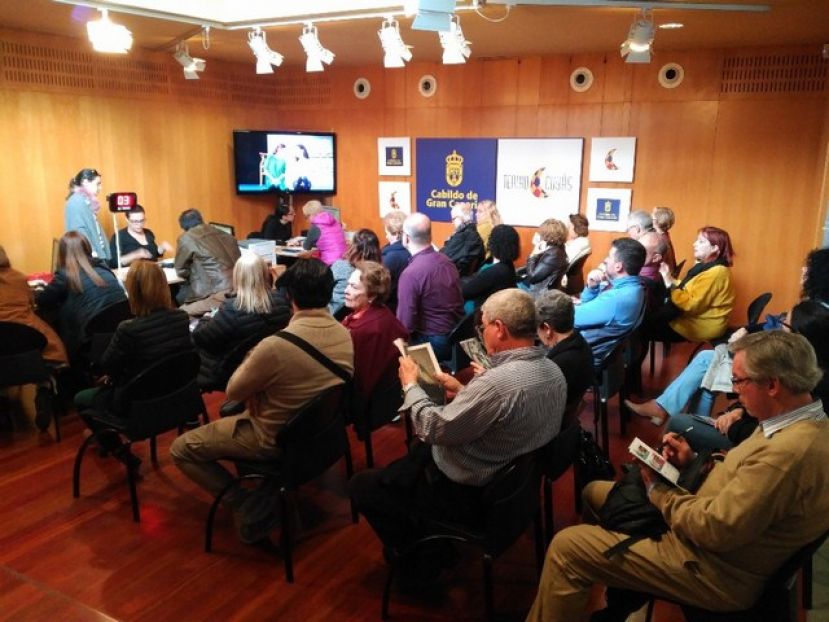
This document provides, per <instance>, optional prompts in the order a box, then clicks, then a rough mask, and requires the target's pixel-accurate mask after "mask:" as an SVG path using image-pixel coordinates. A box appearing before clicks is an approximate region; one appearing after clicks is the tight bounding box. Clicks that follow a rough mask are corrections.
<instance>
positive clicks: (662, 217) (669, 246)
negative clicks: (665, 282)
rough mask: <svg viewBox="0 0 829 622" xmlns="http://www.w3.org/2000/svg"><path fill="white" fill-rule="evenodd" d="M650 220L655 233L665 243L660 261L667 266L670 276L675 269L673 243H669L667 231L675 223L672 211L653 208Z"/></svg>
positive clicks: (669, 238)
mask: <svg viewBox="0 0 829 622" xmlns="http://www.w3.org/2000/svg"><path fill="white" fill-rule="evenodd" d="M651 219H652V220H653V228H654V229H656V233H658V234H659V237H660V238H661V239H662V240H663V241H664V242H665V246H666V248H665V252H664V253H663V255H662V261H664V262H665V263H666V264H668V268H669V269H670V271H671V274H673V272H674V270H675V269H676V253H674V243H673V242H672V241H671V234H670V233H669V231H670V229H671V227H673V226H674V223H675V222H676V217H675V216H674V211H673V210H672V209H671V208H670V207H654V208H653V211H652V212H651Z"/></svg>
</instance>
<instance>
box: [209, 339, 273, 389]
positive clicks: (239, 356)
mask: <svg viewBox="0 0 829 622" xmlns="http://www.w3.org/2000/svg"><path fill="white" fill-rule="evenodd" d="M265 337H267V335H262V334H256V335H251V336H250V337H247V338H246V339H243V340H242V341H240V342H239V343H237V344H236V345H235V346H233V349H232V350H231V351H230V352H228V354H227V355H226V356H225V357H224V358H223V359H222V363H221V377H220V379H219V383H218V384H220V385H221V386H220V387H219V388H221V389H224V388H225V387H226V386H227V382H228V380H230V377H231V376H232V375H233V372H235V371H236V369H237V368H238V367H239V365H241V364H242V361H244V360H245V357H246V356H247V354H248V352H250V351H251V350H253V348H254V347H255V346H256V345H257V344H258V343H259V342H260V341H262V340H263V339H264V338H265Z"/></svg>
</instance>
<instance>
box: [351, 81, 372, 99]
mask: <svg viewBox="0 0 829 622" xmlns="http://www.w3.org/2000/svg"><path fill="white" fill-rule="evenodd" d="M370 94H371V82H369V81H368V80H366V79H365V78H357V79H356V80H354V97H356V98H357V99H365V98H366V97H368V96H369V95H370Z"/></svg>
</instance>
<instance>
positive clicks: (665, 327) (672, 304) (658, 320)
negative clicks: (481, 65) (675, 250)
mask: <svg viewBox="0 0 829 622" xmlns="http://www.w3.org/2000/svg"><path fill="white" fill-rule="evenodd" d="M694 259H695V260H696V262H697V263H696V264H695V265H694V266H693V267H692V268H691V269H690V270H689V271H688V274H686V275H685V278H684V279H682V281H681V282H679V283H678V284H677V283H676V282H675V281H674V279H673V277H672V276H671V272H670V269H669V268H668V266H667V264H665V263H663V264H662V266H661V267H660V269H659V271H660V273H661V274H662V278H663V280H664V281H665V287H667V288H668V290H669V297H668V302H667V303H666V304H665V305H664V306H663V307H662V308H661V309H659V310H657V311H656V312H655V313H654V314H653V315H652V316H651V317H649V318H646V321H645V322H646V326H645V336H646V337H647V338H649V339H651V340H654V341H708V340H710V339H716V338H717V337H721V336H722V335H723V333H724V332H725V330H726V328H728V316H729V315H730V314H731V310H732V309H733V308H734V298H735V295H734V285H733V284H732V283H731V270H729V267H731V265H732V264H733V260H734V248H733V247H732V245H731V238H730V237H729V235H728V233H727V232H726V231H723V230H722V229H718V228H717V227H703V228H702V229H700V230H699V233H698V235H697V239H696V241H695V242H694Z"/></svg>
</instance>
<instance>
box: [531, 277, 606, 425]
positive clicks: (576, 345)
mask: <svg viewBox="0 0 829 622" xmlns="http://www.w3.org/2000/svg"><path fill="white" fill-rule="evenodd" d="M535 311H536V314H537V315H538V338H539V339H541V342H542V343H543V344H544V345H545V346H546V347H548V348H550V349H549V350H548V351H547V358H548V359H550V360H551V361H553V362H554V363H555V364H556V365H558V366H559V368H561V373H563V374H564V379H565V380H566V381H567V406H573V405H575V404H577V403H578V401H579V400H581V398H582V396H583V395H584V392H585V391H587V388H588V387H589V386H590V385H591V384H592V382H593V373H594V372H593V350H592V349H591V348H590V344H588V343H587V342H586V341H585V340H584V337H582V336H581V333H579V332H578V331H576V330H574V329H573V321H574V318H575V314H576V311H575V307H574V306H573V300H572V299H571V298H570V296H568V295H567V294H565V293H564V292H561V291H559V290H557V289H553V290H547V291H544V292H541V294H539V296H538V297H537V298H536V299H535ZM569 423H570V422H568V421H564V422H562V427H564V426H567V425H568V424H569Z"/></svg>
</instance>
